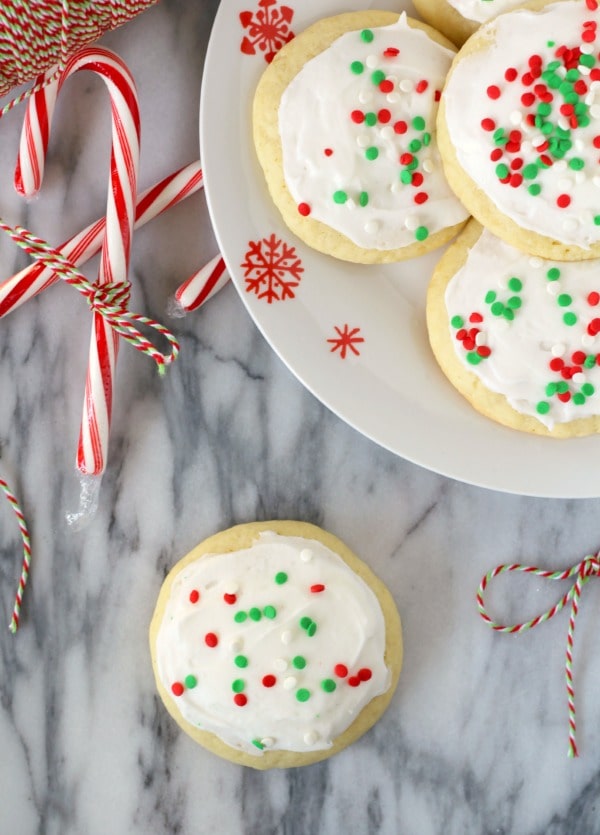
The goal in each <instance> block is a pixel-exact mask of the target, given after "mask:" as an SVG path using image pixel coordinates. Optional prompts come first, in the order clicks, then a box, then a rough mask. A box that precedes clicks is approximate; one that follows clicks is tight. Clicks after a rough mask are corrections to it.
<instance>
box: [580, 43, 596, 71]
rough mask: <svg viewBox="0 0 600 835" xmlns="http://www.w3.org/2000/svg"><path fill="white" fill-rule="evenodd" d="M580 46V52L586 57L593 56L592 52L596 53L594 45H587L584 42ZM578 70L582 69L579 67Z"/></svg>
mask: <svg viewBox="0 0 600 835" xmlns="http://www.w3.org/2000/svg"><path fill="white" fill-rule="evenodd" d="M578 46H579V51H580V52H583V53H584V55H591V54H592V52H593V51H594V44H592V43H585V42H584V43H582V44H578ZM577 69H578V70H581V67H578V68H577Z"/></svg>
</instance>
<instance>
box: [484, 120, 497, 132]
mask: <svg viewBox="0 0 600 835" xmlns="http://www.w3.org/2000/svg"><path fill="white" fill-rule="evenodd" d="M481 127H482V128H483V129H484V130H488V131H491V130H495V129H496V123H495V122H494V120H493V119H489V118H485V119H482V120H481Z"/></svg>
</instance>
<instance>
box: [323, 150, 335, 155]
mask: <svg viewBox="0 0 600 835" xmlns="http://www.w3.org/2000/svg"><path fill="white" fill-rule="evenodd" d="M323 153H324V154H325V156H326V157H330V156H331V155H332V154H333V149H332V148H325V150H324V151H323Z"/></svg>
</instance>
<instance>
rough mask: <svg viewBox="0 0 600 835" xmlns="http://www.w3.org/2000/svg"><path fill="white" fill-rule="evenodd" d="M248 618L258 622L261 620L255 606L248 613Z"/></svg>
mask: <svg viewBox="0 0 600 835" xmlns="http://www.w3.org/2000/svg"><path fill="white" fill-rule="evenodd" d="M248 617H249V618H250V620H260V619H261V618H262V612H261V611H260V609H257V608H256V606H253V607H252V608H251V609H250V611H249V612H248Z"/></svg>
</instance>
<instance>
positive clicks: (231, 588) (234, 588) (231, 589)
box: [226, 583, 240, 594]
mask: <svg viewBox="0 0 600 835" xmlns="http://www.w3.org/2000/svg"><path fill="white" fill-rule="evenodd" d="M239 590H240V584H239V583H229V585H228V586H227V590H226V593H227V594H237V593H238V591H239Z"/></svg>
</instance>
